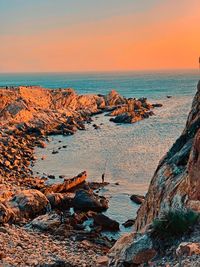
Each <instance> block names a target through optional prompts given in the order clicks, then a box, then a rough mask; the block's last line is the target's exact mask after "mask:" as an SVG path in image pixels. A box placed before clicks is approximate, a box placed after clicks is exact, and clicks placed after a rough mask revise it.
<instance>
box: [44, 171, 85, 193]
mask: <svg viewBox="0 0 200 267" xmlns="http://www.w3.org/2000/svg"><path fill="white" fill-rule="evenodd" d="M86 178H87V172H86V171H83V172H81V173H80V174H78V175H77V176H75V177H73V178H69V179H65V180H64V182H63V183H62V184H53V185H50V186H49V187H47V188H46V189H45V191H44V194H45V195H47V194H49V193H63V192H66V191H68V190H69V189H72V188H73V187H76V186H77V185H79V184H81V183H83V182H84V181H85V180H86Z"/></svg>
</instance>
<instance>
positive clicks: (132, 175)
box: [0, 71, 199, 237]
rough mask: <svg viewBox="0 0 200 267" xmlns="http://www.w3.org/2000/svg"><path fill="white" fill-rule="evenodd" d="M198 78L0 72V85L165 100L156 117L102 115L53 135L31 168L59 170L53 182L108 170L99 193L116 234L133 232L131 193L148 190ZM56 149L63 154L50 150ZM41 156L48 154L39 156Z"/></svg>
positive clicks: (97, 176) (188, 74) (189, 74)
mask: <svg viewBox="0 0 200 267" xmlns="http://www.w3.org/2000/svg"><path fill="white" fill-rule="evenodd" d="M198 80H199V73H198V72H197V71H184V72H183V71H182V72H181V71H176V72H130V73H90V74H89V73H87V74H28V75H27V74H26V75H23V74H17V75H11V74H4V75H2V74H1V75H0V86H4V85H20V84H24V85H30V84H31V85H41V86H44V87H48V88H59V87H72V88H74V89H76V90H77V91H78V92H79V93H80V94H85V93H101V94H105V93H108V92H109V91H110V90H111V89H113V88H114V89H116V90H117V91H118V92H120V93H121V94H122V95H124V96H126V97H142V96H145V97H147V98H148V99H150V101H151V102H159V103H162V104H163V107H162V108H157V109H155V110H154V112H155V116H152V117H150V118H149V119H145V120H143V121H140V122H137V123H135V124H132V125H122V124H114V123H112V122H110V121H109V117H107V116H104V114H101V115H98V116H96V117H93V120H94V121H93V123H95V124H97V125H100V129H98V130H95V129H94V128H93V126H92V124H88V125H87V126H86V131H79V132H77V133H76V134H75V135H74V136H68V137H63V136H55V137H52V138H51V139H50V142H49V144H48V146H47V148H45V149H40V148H37V149H36V151H35V154H36V156H37V157H38V160H37V161H36V163H35V165H34V167H33V171H34V173H35V174H36V175H40V176H43V175H49V174H53V175H55V176H56V179H55V180H49V181H48V182H49V183H55V182H61V181H62V179H60V178H58V177H59V175H65V176H67V177H73V176H75V175H77V174H78V173H80V172H81V171H83V170H86V171H87V172H88V180H89V181H99V182H101V175H102V173H103V172H105V180H106V181H108V182H109V183H110V184H109V185H108V186H106V187H105V188H103V189H101V191H100V194H102V195H105V196H107V197H108V198H109V209H108V211H106V214H107V215H108V216H110V217H111V218H113V219H116V220H117V221H118V222H120V224H121V225H120V229H121V232H119V233H117V234H116V235H115V237H118V236H119V235H120V234H121V233H123V232H127V231H132V229H131V228H127V229H125V228H124V227H123V226H122V223H123V222H125V221H126V220H127V219H132V218H135V216H136V212H137V209H138V205H136V204H134V203H132V202H131V200H130V196H131V194H146V192H147V190H148V185H149V183H150V180H151V178H152V176H153V174H154V171H155V169H156V167H157V165H158V162H159V160H160V159H161V158H162V156H163V155H164V154H165V153H166V152H167V151H168V149H169V148H170V147H171V145H172V144H173V143H174V142H175V140H176V139H177V137H178V136H179V135H180V134H181V132H182V131H183V129H184V126H185V122H186V118H187V115H188V112H189V110H190V107H191V102H192V98H193V96H194V94H195V91H196V84H197V82H198ZM167 95H171V96H172V98H167V97H166V96H167ZM60 141H61V142H60ZM63 146H66V148H63ZM59 148H61V149H59ZM53 150H58V151H59V153H58V154H52V151H53ZM42 156H46V159H45V160H41V158H42ZM116 183H119V185H116Z"/></svg>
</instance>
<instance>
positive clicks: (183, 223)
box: [152, 209, 199, 239]
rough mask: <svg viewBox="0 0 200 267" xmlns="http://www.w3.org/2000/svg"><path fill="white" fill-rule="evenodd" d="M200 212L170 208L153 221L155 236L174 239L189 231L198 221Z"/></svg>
mask: <svg viewBox="0 0 200 267" xmlns="http://www.w3.org/2000/svg"><path fill="white" fill-rule="evenodd" d="M198 218H199V214H198V213H196V212H194V211H192V210H184V209H176V210H169V211H168V212H166V213H164V214H163V215H162V216H161V217H160V218H157V219H155V220H154V222H153V227H152V228H153V236H154V237H158V238H160V239H173V238H176V237H178V236H182V235H183V234H186V233H188V231H189V230H190V229H191V227H192V226H193V225H194V224H195V223H196V222H197V219H198Z"/></svg>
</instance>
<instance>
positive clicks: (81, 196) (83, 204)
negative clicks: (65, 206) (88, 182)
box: [72, 190, 108, 211]
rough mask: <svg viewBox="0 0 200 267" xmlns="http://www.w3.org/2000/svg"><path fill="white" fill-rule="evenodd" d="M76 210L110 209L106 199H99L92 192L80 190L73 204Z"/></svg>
mask: <svg viewBox="0 0 200 267" xmlns="http://www.w3.org/2000/svg"><path fill="white" fill-rule="evenodd" d="M72 204H73V206H74V208H75V209H78V210H84V211H87V210H93V211H103V210H106V209H107V208H108V202H107V200H106V199H105V198H104V197H98V196H96V195H95V194H94V193H92V192H87V191H85V190H78V191H77V192H76V195H75V197H74V199H73V202H72Z"/></svg>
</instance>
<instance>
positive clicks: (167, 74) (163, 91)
mask: <svg viewBox="0 0 200 267" xmlns="http://www.w3.org/2000/svg"><path fill="white" fill-rule="evenodd" d="M199 76H200V75H199V71H198V70H181V71H178V70H176V71H151V72H150V71H148V72H147V71H146V72H142V71H138V72H137V71H135V72H107V73H103V72H102V73H95V72H93V73H30V74H23V73H22V74H20V73H19V74H9V73H7V74H6V73H5V74H0V86H5V85H7V86H16V85H40V86H43V87H47V88H59V87H62V88H66V87H71V88H74V89H76V91H77V92H78V93H80V94H89V93H102V94H105V93H108V92H109V91H110V90H111V89H116V90H117V91H118V92H119V93H121V94H122V95H124V96H126V97H131V96H133V95H134V96H135V97H141V96H145V97H148V98H154V99H158V98H160V97H162V96H166V95H176V96H183V95H193V94H194V91H195V87H196V83H197V80H198V79H199Z"/></svg>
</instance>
